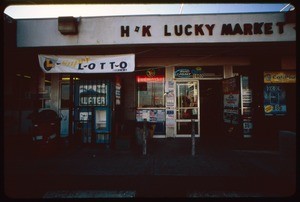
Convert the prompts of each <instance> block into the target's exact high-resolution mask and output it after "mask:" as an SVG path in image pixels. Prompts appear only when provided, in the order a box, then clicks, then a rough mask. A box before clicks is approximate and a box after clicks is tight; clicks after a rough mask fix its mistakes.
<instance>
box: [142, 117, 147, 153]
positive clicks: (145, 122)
mask: <svg viewBox="0 0 300 202" xmlns="http://www.w3.org/2000/svg"><path fill="white" fill-rule="evenodd" d="M146 125H147V120H146V119H144V123H143V155H147V138H146Z"/></svg>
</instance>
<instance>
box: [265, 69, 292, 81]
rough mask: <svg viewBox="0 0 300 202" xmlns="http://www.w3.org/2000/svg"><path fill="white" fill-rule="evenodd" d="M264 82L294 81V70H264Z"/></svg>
mask: <svg viewBox="0 0 300 202" xmlns="http://www.w3.org/2000/svg"><path fill="white" fill-rule="evenodd" d="M264 83H296V71H280V72H264Z"/></svg>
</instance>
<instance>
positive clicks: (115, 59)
mask: <svg viewBox="0 0 300 202" xmlns="http://www.w3.org/2000/svg"><path fill="white" fill-rule="evenodd" d="M38 58H39V64H40V67H41V68H42V70H43V71H44V72H45V73H126V72H133V71H134V70H135V55H134V54H122V55H92V56H91V55H90V56H84V55H82V56H71V55H70V56H69V55H39V56H38Z"/></svg>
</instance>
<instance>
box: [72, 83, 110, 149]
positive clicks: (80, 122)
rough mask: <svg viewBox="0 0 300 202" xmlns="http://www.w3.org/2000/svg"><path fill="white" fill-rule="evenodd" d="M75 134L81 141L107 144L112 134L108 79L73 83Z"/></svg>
mask: <svg viewBox="0 0 300 202" xmlns="http://www.w3.org/2000/svg"><path fill="white" fill-rule="evenodd" d="M74 87H75V88H74V89H75V91H74V123H75V124H74V125H75V134H77V135H79V136H81V137H82V142H83V143H102V144H109V143H110V141H111V135H112V131H111V129H112V107H113V102H112V101H111V100H112V95H113V93H112V90H113V85H112V82H111V81H110V80H78V81H75V83H74Z"/></svg>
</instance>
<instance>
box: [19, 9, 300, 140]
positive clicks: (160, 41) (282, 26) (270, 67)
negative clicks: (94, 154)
mask: <svg viewBox="0 0 300 202" xmlns="http://www.w3.org/2000/svg"><path fill="white" fill-rule="evenodd" d="M69 19H71V21H72V20H74V21H73V22H74V23H75V25H76V27H77V32H75V33H72V34H65V33H63V32H62V31H59V30H58V28H59V26H60V24H59V22H60V20H61V19H31V20H18V21H17V22H16V33H17V37H16V44H17V49H19V50H21V52H22V51H23V50H26V49H27V50H28V49H30V50H33V52H32V53H31V54H30V55H29V57H30V58H32V59H33V60H36V61H35V62H34V64H35V65H34V67H32V69H34V71H36V72H38V73H37V81H36V85H38V86H39V87H40V89H39V90H38V92H37V94H39V95H40V96H39V98H38V100H39V101H40V105H41V106H40V107H43V108H52V109H54V110H55V111H57V112H58V113H60V114H61V115H62V117H63V119H62V128H61V136H62V137H70V136H74V135H76V134H78V133H79V132H81V135H82V131H83V130H84V131H85V133H86V134H87V135H86V137H85V138H83V139H82V141H84V142H85V143H89V142H90V143H92V142H96V143H108V142H111V140H112V139H114V138H117V137H119V136H122V135H125V136H126V135H130V134H129V133H135V132H136V128H137V127H141V125H142V124H143V122H144V120H146V121H147V123H148V124H149V128H151V129H150V131H151V132H150V133H151V134H150V135H151V136H153V138H169V137H173V138H181V137H191V133H192V127H194V129H195V133H196V137H200V138H202V139H205V140H207V141H216V140H218V141H220V142H222V141H223V140H224V139H227V137H230V138H231V137H233V139H245V140H246V139H247V140H248V139H250V140H253V139H254V140H255V142H263V143H267V142H272V141H275V139H276V138H277V136H275V135H274V133H276V132H275V131H278V130H295V127H296V123H295V118H296V117H295V114H296V113H295V110H296V108H295V106H296V102H295V101H293V100H294V99H295V98H296V95H295V94H296V91H295V85H296V55H295V52H296V51H295V47H296V46H295V44H296V30H295V21H293V20H292V21H290V18H289V17H287V14H285V13H268V14H267V13H262V14H259V13H257V14H226V15H181V16H122V17H120V16H118V17H97V18H80V19H79V18H78V19H75V18H69ZM38 60H39V62H38ZM16 63H17V62H16ZM16 72H17V71H16ZM16 72H13V73H16ZM269 77H271V78H273V80H272V79H269V80H267V78H269ZM264 78H265V80H264ZM276 78H277V80H276ZM274 79H275V80H276V81H274ZM280 79H281V80H280ZM278 80H279V81H278ZM45 81H48V82H46V83H45ZM274 83H277V84H274ZM282 89H284V91H283V90H282ZM271 94H272V95H271ZM273 94H274V95H273ZM275 94H276V96H277V100H274V99H275V97H276V96H275ZM41 95H42V96H41ZM268 96H269V97H272V99H273V100H274V101H272V103H271V102H270V99H271V98H269V97H268ZM280 96H283V98H278V97H280ZM268 100H269V101H268ZM275 108H276V110H275ZM192 122H193V123H194V124H193V125H192ZM275 122H276V123H280V124H279V125H277V126H276V127H275V126H274V127H273V128H271V127H270V126H269V124H270V123H272V124H273V123H275ZM232 131H237V132H232ZM269 133H270V134H271V133H272V135H266V134H269ZM131 135H134V134H131ZM270 144H272V143H270Z"/></svg>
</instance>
